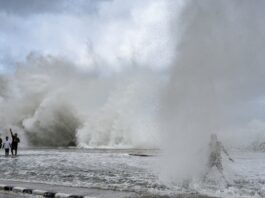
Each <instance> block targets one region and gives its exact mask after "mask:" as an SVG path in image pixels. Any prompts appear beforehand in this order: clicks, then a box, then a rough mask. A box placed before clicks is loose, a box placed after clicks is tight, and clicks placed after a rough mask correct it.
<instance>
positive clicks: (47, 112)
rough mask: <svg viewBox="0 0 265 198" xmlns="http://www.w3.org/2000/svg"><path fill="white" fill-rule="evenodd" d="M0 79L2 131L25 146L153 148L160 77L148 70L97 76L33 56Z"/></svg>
mask: <svg viewBox="0 0 265 198" xmlns="http://www.w3.org/2000/svg"><path fill="white" fill-rule="evenodd" d="M1 81H2V82H3V83H1V85H2V87H1V92H0V93H1V103H0V105H1V109H2V112H1V114H0V116H1V121H0V122H1V123H0V124H1V127H3V128H4V129H6V130H7V129H8V127H10V126H14V127H15V128H16V130H18V131H19V132H20V134H21V132H23V137H22V138H24V139H25V140H27V142H28V143H27V145H33V146H75V145H78V146H83V147H156V146H157V142H156V141H157V139H156V138H157V137H158V135H157V127H156V126H155V125H154V123H155V119H156V118H155V116H154V115H155V114H156V113H155V112H156V111H157V105H158V98H159V97H158V94H159V89H160V87H161V86H162V84H163V83H162V81H163V78H161V76H159V75H158V74H156V73H154V72H151V71H150V70H148V69H147V70H142V69H139V70H138V69H132V70H130V71H124V72H122V74H117V75H111V76H101V75H100V74H93V73H92V74H91V73H84V72H81V71H79V70H78V69H77V68H76V67H73V66H72V65H71V64H70V63H68V62H65V61H62V60H60V59H57V58H54V57H43V56H39V55H36V54H35V55H33V54H32V55H31V56H29V57H28V60H27V61H26V63H23V64H21V65H20V66H19V67H18V69H17V72H16V73H15V75H14V76H13V75H10V76H7V75H5V76H1Z"/></svg>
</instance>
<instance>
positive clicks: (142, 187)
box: [0, 149, 265, 198]
mask: <svg viewBox="0 0 265 198" xmlns="http://www.w3.org/2000/svg"><path fill="white" fill-rule="evenodd" d="M131 154H137V155H131ZM138 154H140V155H138ZM143 154H144V155H147V156H141V155H143ZM231 155H232V156H233V158H234V160H235V162H234V163H229V162H228V161H226V160H225V159H224V174H225V176H226V178H227V179H228V180H229V183H230V184H231V186H228V187H227V186H226V185H224V181H222V178H221V176H220V175H218V172H217V171H215V170H214V169H213V170H212V171H211V172H210V173H209V176H208V177H207V179H206V181H205V182H202V181H200V180H199V179H192V180H190V181H189V182H188V184H187V183H186V184H185V185H184V184H177V183H174V184H172V183H171V184H169V183H166V184H165V183H163V182H162V181H161V180H160V178H159V173H158V172H159V169H157V166H156V165H157V164H159V161H160V157H159V156H160V152H159V151H157V150H133V149H121V150H118V149H23V150H19V156H17V157H15V158H11V157H9V158H5V157H4V156H1V157H0V167H1V171H0V179H1V180H15V181H21V182H33V183H45V184H58V185H63V186H66V187H67V186H74V187H86V188H93V189H99V190H101V189H102V190H104V189H107V190H113V191H123V192H128V193H129V192H134V193H135V194H137V195H139V196H147V197H149V196H168V197H175V196H177V195H179V194H184V195H185V194H186V195H190V197H191V196H192V195H205V197H206V195H208V196H213V197H256V198H260V197H264V196H265V153H260V152H246V151H233V152H232V153H231Z"/></svg>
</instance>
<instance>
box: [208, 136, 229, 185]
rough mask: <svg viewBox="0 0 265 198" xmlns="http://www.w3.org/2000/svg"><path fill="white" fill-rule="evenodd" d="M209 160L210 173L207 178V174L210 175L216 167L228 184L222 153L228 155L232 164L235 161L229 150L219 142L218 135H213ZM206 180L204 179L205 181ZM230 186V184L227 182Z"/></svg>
mask: <svg viewBox="0 0 265 198" xmlns="http://www.w3.org/2000/svg"><path fill="white" fill-rule="evenodd" d="M209 151H210V152H209V159H208V171H207V173H206V175H205V178H206V176H207V174H208V173H209V171H210V169H211V168H213V167H214V166H215V167H216V168H217V170H218V171H219V172H220V174H221V175H222V177H223V178H224V180H225V181H226V182H227V180H226V179H225V176H224V174H223V165H222V151H223V152H224V153H225V154H226V155H227V157H228V159H229V160H230V161H232V162H234V160H233V159H232V158H231V157H230V156H229V154H228V152H227V150H226V149H225V147H224V146H223V144H222V143H221V142H220V141H219V140H218V138H217V135H216V134H212V135H211V141H210V144H209ZM205 178H204V179H205ZM227 184H228V182H227Z"/></svg>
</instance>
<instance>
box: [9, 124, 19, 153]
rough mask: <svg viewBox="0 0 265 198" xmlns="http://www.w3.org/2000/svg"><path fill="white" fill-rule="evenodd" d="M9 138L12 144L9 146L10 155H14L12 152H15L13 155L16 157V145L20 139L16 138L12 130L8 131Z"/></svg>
mask: <svg viewBox="0 0 265 198" xmlns="http://www.w3.org/2000/svg"><path fill="white" fill-rule="evenodd" d="M10 133H11V137H12V144H11V153H12V155H14V150H15V155H17V147H18V143H19V142H20V139H19V138H18V136H17V133H15V134H13V131H12V129H10Z"/></svg>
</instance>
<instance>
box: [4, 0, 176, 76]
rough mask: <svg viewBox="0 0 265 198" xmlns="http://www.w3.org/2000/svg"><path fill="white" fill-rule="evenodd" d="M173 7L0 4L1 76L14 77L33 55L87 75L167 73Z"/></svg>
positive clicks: (76, 1)
mask: <svg viewBox="0 0 265 198" xmlns="http://www.w3.org/2000/svg"><path fill="white" fill-rule="evenodd" d="M169 2H170V1H167V0H157V1H153V0H145V1H142V0H132V1H130V0H129V1H126V3H124V1H123V0H96V1H95V0H56V1H52V0H47V1H46V0H45V1H43V0H8V1H6V0H0V71H2V72H6V71H10V70H11V71H12V70H13V69H14V66H15V65H16V63H17V62H21V61H24V60H25V58H26V57H27V56H28V55H29V54H30V53H39V54H41V55H53V56H59V57H63V58H64V59H67V60H69V61H72V62H74V63H75V64H76V65H77V66H78V67H80V68H82V69H86V70H91V69H92V70H93V69H95V67H97V68H101V70H113V71H119V70H121V69H122V68H124V67H128V66H129V65H131V64H137V65H138V66H143V67H149V68H153V69H158V70H159V69H161V68H164V67H166V66H167V65H169V61H170V60H171V59H172V56H173V51H174V50H173V48H174V45H173V42H172V40H171V38H170V32H169V21H170V19H171V13H170V11H169V9H170V3H169ZM171 3H172V2H171ZM158 54H159V56H157V55H158Z"/></svg>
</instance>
